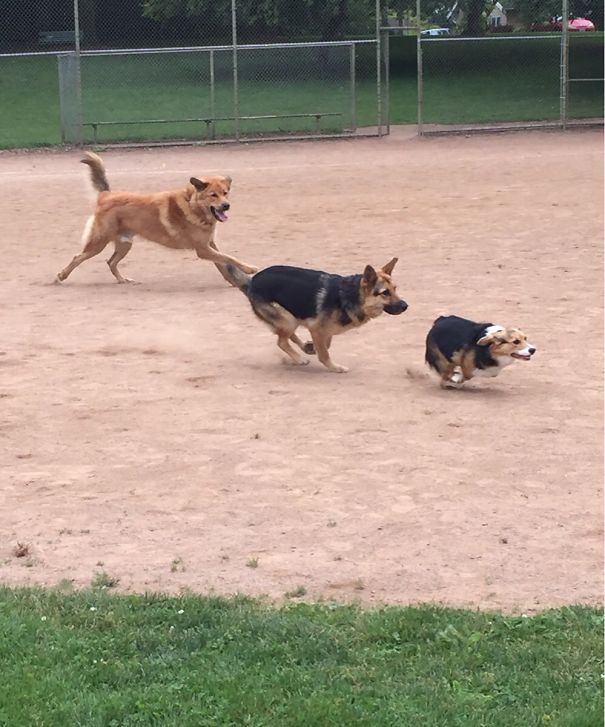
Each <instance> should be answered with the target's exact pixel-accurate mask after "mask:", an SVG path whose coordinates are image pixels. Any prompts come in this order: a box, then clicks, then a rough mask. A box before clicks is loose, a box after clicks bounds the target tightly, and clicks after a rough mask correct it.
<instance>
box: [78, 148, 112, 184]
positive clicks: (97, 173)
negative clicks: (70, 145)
mask: <svg viewBox="0 0 605 727" xmlns="http://www.w3.org/2000/svg"><path fill="white" fill-rule="evenodd" d="M80 161H81V162H82V164H86V165H87V166H88V167H89V168H90V181H91V182H92V186H93V187H94V189H96V191H97V192H109V182H108V181H107V174H106V172H105V165H104V164H103V162H102V161H101V158H100V157H98V156H97V155H96V154H93V152H91V151H87V152H86V154H85V155H84V159H80Z"/></svg>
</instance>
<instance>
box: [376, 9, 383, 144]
mask: <svg viewBox="0 0 605 727" xmlns="http://www.w3.org/2000/svg"><path fill="white" fill-rule="evenodd" d="M375 12H376V115H377V122H378V123H377V124H376V126H377V127H378V136H382V78H381V65H382V51H381V48H380V0H376V6H375Z"/></svg>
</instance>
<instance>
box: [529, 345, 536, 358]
mask: <svg viewBox="0 0 605 727" xmlns="http://www.w3.org/2000/svg"><path fill="white" fill-rule="evenodd" d="M534 353H536V349H535V348H533V347H532V348H530V349H529V355H530V356H533V355H534Z"/></svg>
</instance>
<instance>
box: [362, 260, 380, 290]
mask: <svg viewBox="0 0 605 727" xmlns="http://www.w3.org/2000/svg"><path fill="white" fill-rule="evenodd" d="M377 280H378V275H376V271H375V270H374V268H373V267H372V266H371V265H366V268H365V270H364V271H363V284H364V285H365V286H366V288H371V287H372V286H373V285H374V284H375V283H376V281H377Z"/></svg>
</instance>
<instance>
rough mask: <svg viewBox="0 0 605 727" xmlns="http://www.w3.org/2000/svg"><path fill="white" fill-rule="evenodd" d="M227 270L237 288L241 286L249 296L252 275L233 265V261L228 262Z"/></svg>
mask: <svg viewBox="0 0 605 727" xmlns="http://www.w3.org/2000/svg"><path fill="white" fill-rule="evenodd" d="M226 267H227V272H228V273H229V276H230V277H231V280H232V281H233V285H235V287H236V288H239V289H240V290H241V291H242V293H243V294H244V295H245V296H247V295H248V289H249V288H250V281H251V280H252V276H251V275H247V274H246V273H245V272H244V271H243V270H240V269H239V268H238V267H236V266H235V265H233V264H232V263H227V265H226Z"/></svg>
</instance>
